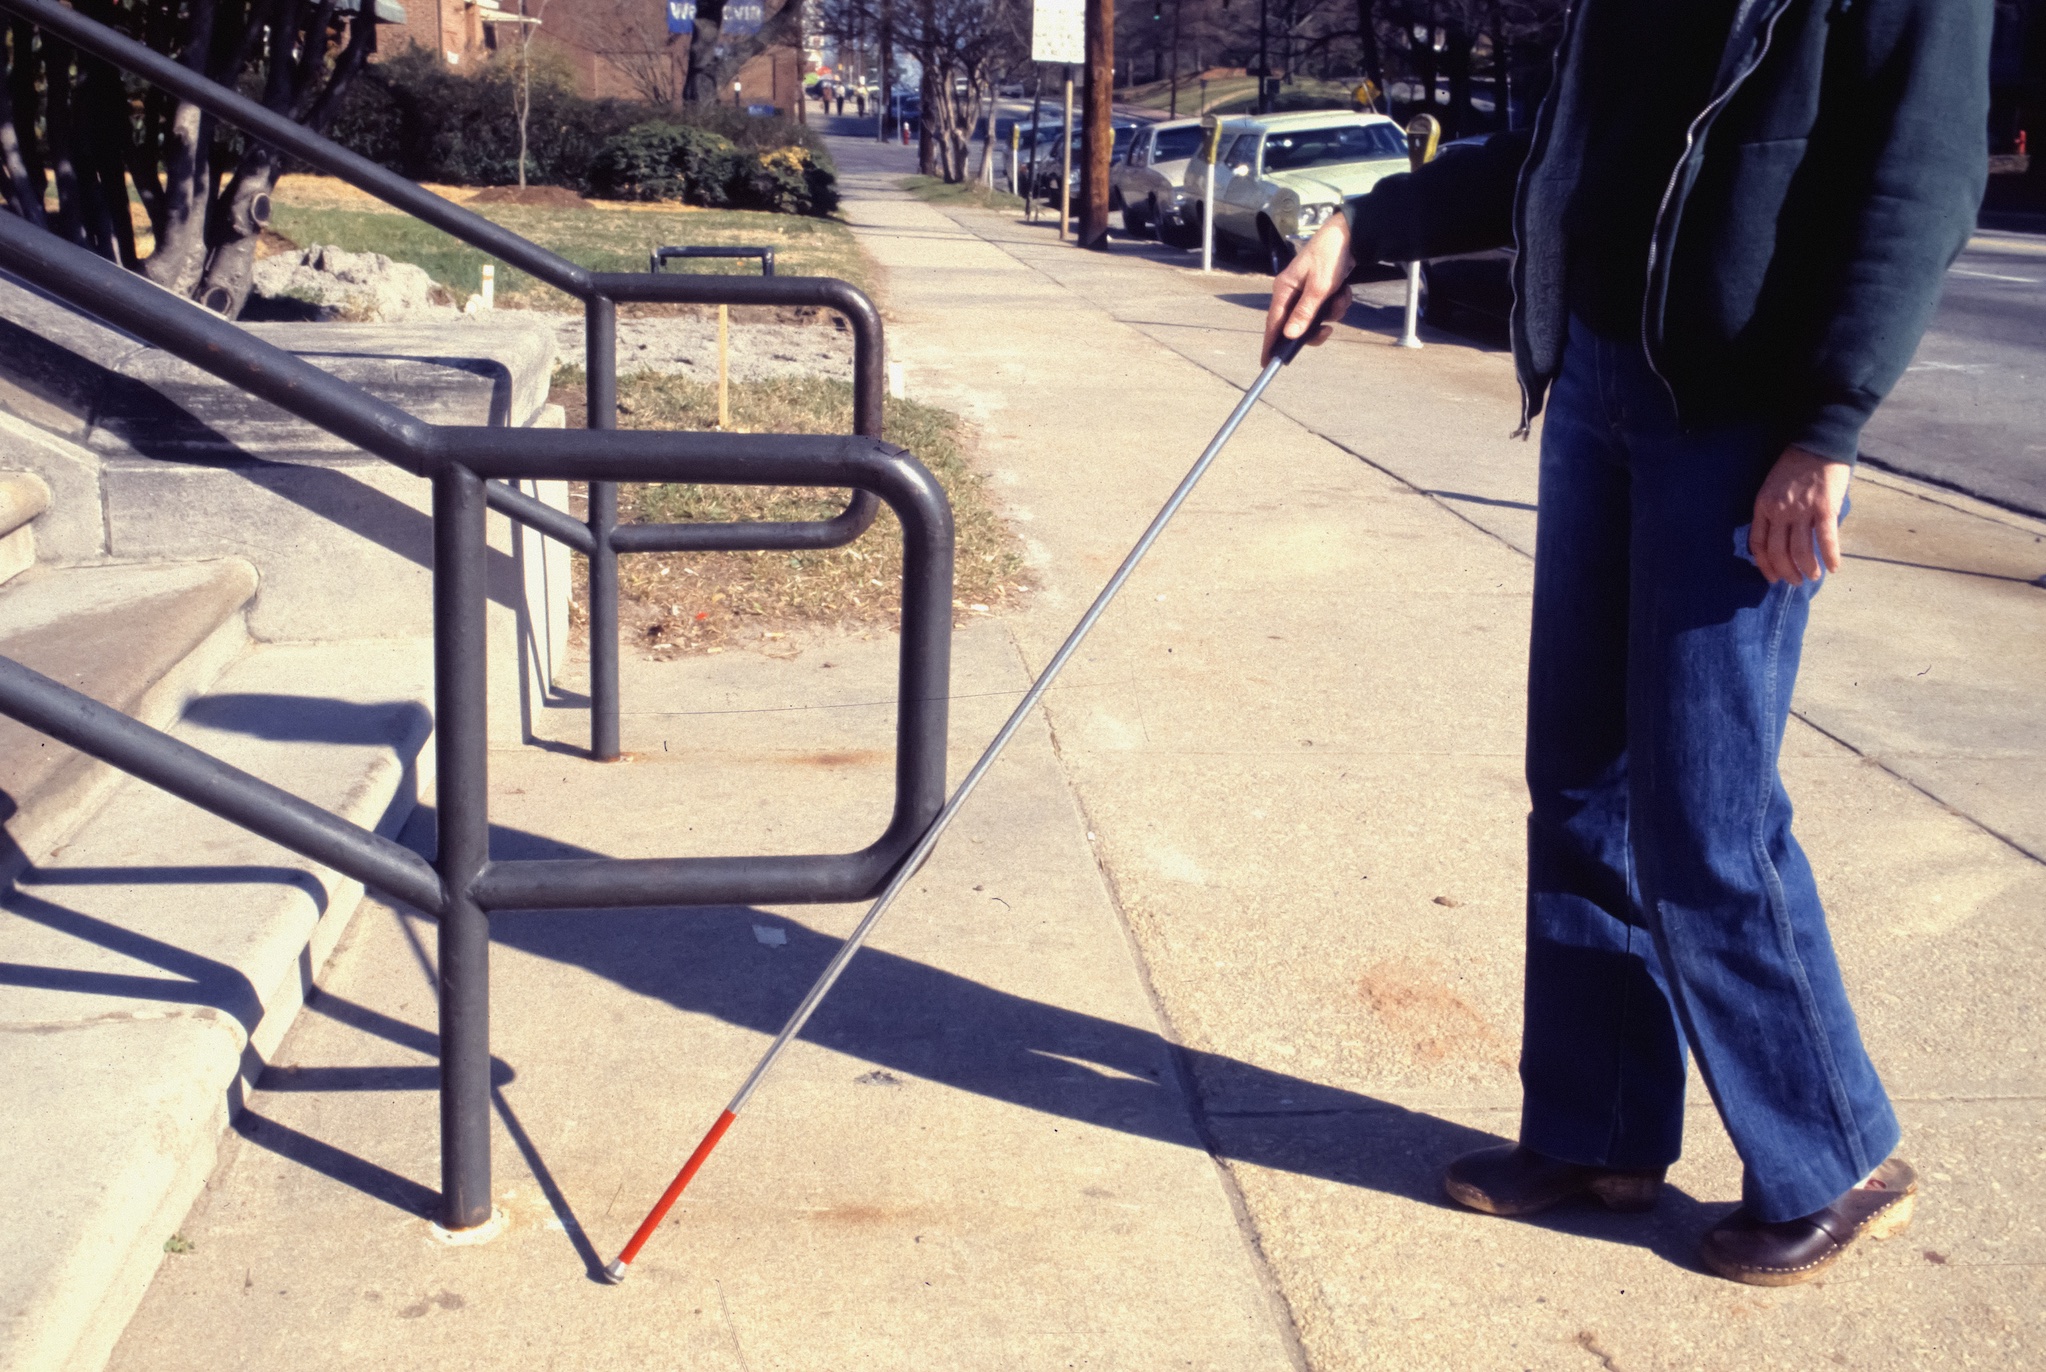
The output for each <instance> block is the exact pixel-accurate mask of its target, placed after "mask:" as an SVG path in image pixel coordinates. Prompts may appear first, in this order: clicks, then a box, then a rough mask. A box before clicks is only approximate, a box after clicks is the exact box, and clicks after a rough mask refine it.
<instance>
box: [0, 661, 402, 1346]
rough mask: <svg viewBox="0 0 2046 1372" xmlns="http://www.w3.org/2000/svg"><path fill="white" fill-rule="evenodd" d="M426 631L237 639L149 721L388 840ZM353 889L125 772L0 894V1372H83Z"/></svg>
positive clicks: (150, 1268) (357, 892) (184, 1205)
mask: <svg viewBox="0 0 2046 1372" xmlns="http://www.w3.org/2000/svg"><path fill="white" fill-rule="evenodd" d="M431 682H432V648H431V644H430V643H429V642H426V641H419V640H412V641H401V640H378V641H372V642H366V643H347V642H338V643H324V644H310V645H278V646H258V647H255V648H252V649H250V650H248V651H247V652H246V653H244V654H243V655H242V656H241V657H240V658H238V659H237V660H236V661H234V662H233V663H232V664H231V665H230V666H229V667H228V669H227V670H226V671H225V672H224V673H223V674H222V675H221V676H220V679H219V680H218V681H217V682H216V683H215V684H214V686H213V688H212V689H211V690H210V691H208V692H206V693H205V694H203V695H201V696H199V697H198V698H196V699H194V700H193V701H192V702H191V703H190V704H189V705H188V706H187V708H186V709H185V711H184V716H183V718H182V720H181V721H180V722H179V723H178V724H177V725H176V727H175V728H174V729H173V730H172V732H174V733H175V734H177V735H178V736H179V737H180V738H183V739H185V740H186V741H188V742H190V743H192V744H194V745H195V746H197V747H200V748H204V749H205V750H206V751H208V752H210V753H213V754H214V755H216V756H218V757H221V758H224V759H225V760H227V761H228V762H231V763H233V764H234V765H236V766H238V767H241V768H244V769H246V770H248V771H251V772H254V773H255V774H257V775H259V776H261V777H263V778H265V779H266V780H268V781H271V782H273V783H275V784H277V785H279V786H283V787H285V788H286V789H288V790H291V791H293V792H295V793H297V794H298V795H301V796H303V797H305V798H306V799H308V800H311V801H313V802H314V803H316V804H319V805H323V806H326V807H327V808H328V809H330V810H332V811H334V812H335V813H337V814H340V815H342V816H344V817H346V818H348V819H350V820H353V821H354V822H356V823H358V824H362V825H365V826H369V827H374V828H376V829H378V830H380V831H381V832H384V833H386V834H392V833H395V832H396V831H397V829H398V828H399V827H400V826H401V825H402V824H403V822H404V820H405V818H406V817H407V816H408V815H409V814H410V813H411V811H412V808H413V806H414V805H415V804H416V803H417V800H418V797H419V793H420V787H421V786H422V785H423V784H427V783H428V782H429V781H430V778H429V777H425V776H422V774H421V773H422V768H425V767H430V759H431V757H432V753H431V751H430V750H429V749H428V747H427V741H428V738H429V735H430V730H431V718H430V714H429V710H428V704H427V702H428V701H429V700H430V699H431ZM361 897H362V888H361V887H360V886H359V885H358V884H357V883H355V882H352V881H349V880H347V879H345V878H343V877H340V876H338V875H337V874H335V873H333V872H331V871H328V870H326V869H325V868H321V867H319V866H316V865H315V864H312V863H308V862H306V861H304V860H302V859H300V858H298V857H296V856H294V855H292V854H290V853H287V852H285V851H284V850H283V849H281V848H278V847H277V846H275V845H274V844H271V843H269V842H267V841H266V840H263V839H260V838H257V837H255V836H254V835H252V834H249V833H247V832H245V831H243V830H240V829H237V828H235V827H234V826H233V825H230V824H228V823H226V822H225V821H222V820H218V819H215V818H214V817H212V816H211V815H207V814H205V813H203V812H201V811H199V810H197V809H195V808H193V807H191V806H189V805H187V804H185V803H184V802H183V801H180V800H176V799H174V798H173V797H171V796H169V795H166V794H165V793H163V792H161V791H158V790H156V789H154V788H152V787H149V786H145V785H143V784H142V783H140V782H136V781H132V780H124V781H123V782H122V783H121V784H120V786H119V787H118V789H117V790H115V792H114V793H113V795H112V796H111V797H110V798H109V799H108V801H107V803H106V805H105V807H104V808H103V809H102V810H101V811H100V812H99V813H98V814H96V815H94V816H93V817H92V818H91V819H90V820H89V821H87V822H86V823H85V824H84V825H83V826H82V827H81V828H80V829H79V830H78V832H77V833H76V834H75V835H74V836H73V837H72V839H71V841H70V842H69V843H67V844H66V845H65V846H64V848H63V850H62V851H61V852H60V853H58V854H57V855H56V856H54V857H52V858H51V859H50V860H49V861H48V862H45V863H41V864H39V865H38V866H37V867H36V868H35V869H33V870H32V871H30V872H29V873H27V874H26V875H24V876H23V877H22V878H21V879H20V880H19V881H18V882H17V883H16V887H15V889H14V891H13V892H12V893H11V894H10V895H9V896H8V897H7V898H6V899H5V902H4V906H0V968H4V969H5V970H4V979H0V1080H4V1081H6V1082H7V1083H8V1085H9V1091H8V1096H9V1106H8V1109H7V1110H6V1111H5V1112H0V1213H5V1214H6V1215H7V1216H8V1222H7V1224H6V1225H5V1226H4V1228H0V1372H27V1369H36V1372H49V1370H50V1369H66V1370H67V1372H68V1370H71V1369H98V1368H99V1367H101V1366H102V1365H103V1364H104V1363H105V1360H106V1357H107V1355H108V1353H109V1351H110V1350H111V1348H112V1347H113V1344H114V1341H115V1339H116V1338H118V1337H119V1335H120V1332H121V1330H122V1328H123V1327H124V1326H125V1325H126V1323H127V1321H128V1318H129V1316H130V1315H131V1314H132V1313H133V1311H134V1309H135V1306H136V1304H137V1303H138V1302H139V1301H140V1300H141V1297H142V1295H143V1292H144V1291H145V1290H146V1289H147V1286H148V1283H149V1280H150V1278H151V1276H152V1275H153V1274H154V1272H155V1271H156V1268H157V1265H158V1264H159V1263H160V1262H161V1261H162V1258H163V1253H164V1244H165V1242H166V1240H168V1239H169V1238H170V1236H171V1235H172V1234H173V1233H174V1232H175V1231H176V1228H177V1226H178V1224H179V1223H180V1222H181V1221H182V1220H183V1218H184V1216H185V1213H186V1211H187V1210H188V1209H189V1207H190V1206H191V1204H192V1202H193V1200H194V1199H195V1198H196V1196H197V1195H198V1192H199V1190H200V1189H201V1187H202V1186H203V1185H204V1183H205V1179H206V1177H207V1174H208V1172H209V1171H210V1169H211V1167H212V1165H213V1160H214V1152H215V1149H216V1147H217V1146H218V1144H219V1141H220V1137H221V1133H222V1131H223V1130H224V1129H225V1128H226V1127H227V1125H228V1123H229V1121H230V1120H231V1119H232V1118H233V1116H234V1115H235V1114H236V1113H237V1112H238V1111H239V1109H240V1106H241V1102H242V1098H243V1094H244V1092H245V1090H246V1089H247V1087H248V1086H249V1085H250V1084H251V1083H252V1082H253V1081H254V1079H255V1077H256V1075H257V1074H259V1073H260V1072H261V1071H262V1068H263V1065H264V1062H265V1060H266V1058H267V1057H268V1055H269V1054H270V1053H271V1052H272V1050H273V1049H274V1048H275V1047H276V1045H277V1043H278V1041H279V1040H280V1039H281V1038H282V1036H283V1034H284V1031H285V1029H286V1028H287V1027H288V1026H289V1024H290V1022H291V1020H292V1017H293V1015H294V1014H295V1013H296V1012H297V1010H298V1008H299V1006H300V1004H301V1002H302V1000H303V998H304V996H305V994H306V991H307V989H308V987H310V986H311V985H312V983H313V981H314V979H315V977H316V976H317V975H318V973H319V971H320V968H321V967H322V966H323V964H324V963H325V961H326V959H327V957H328V955H329V954H330V953H331V952H332V950H333V948H334V945H335V942H336V940H337V939H339V937H340V936H341V933H342V931H343V930H344V929H345V928H346V926H347V924H348V921H349V919H350V918H351V916H352V915H353V913H354V911H355V909H356V906H357V904H358V903H359V901H360V900H361Z"/></svg>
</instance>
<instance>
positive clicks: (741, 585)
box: [552, 367, 1029, 657]
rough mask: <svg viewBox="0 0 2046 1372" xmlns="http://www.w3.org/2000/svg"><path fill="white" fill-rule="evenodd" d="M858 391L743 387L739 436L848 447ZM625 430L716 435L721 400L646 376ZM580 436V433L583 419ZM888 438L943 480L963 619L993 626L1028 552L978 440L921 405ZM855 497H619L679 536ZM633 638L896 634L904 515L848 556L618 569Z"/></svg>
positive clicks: (687, 643) (780, 492) (629, 493)
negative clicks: (823, 628)
mask: <svg viewBox="0 0 2046 1372" xmlns="http://www.w3.org/2000/svg"><path fill="white" fill-rule="evenodd" d="M582 386H583V376H582V372H581V370H580V369H579V368H568V367H565V368H562V369H561V370H560V371H558V372H557V373H556V374H555V382H554V391H553V395H552V398H553V399H554V400H556V401H557V402H560V403H562V404H563V405H564V406H565V407H566V409H567V411H568V413H569V415H570V416H572V417H573V416H576V415H577V414H578V412H579V411H580V408H581V404H582V395H581V391H582ZM852 398H853V393H852V386H851V385H850V384H848V383H846V382H843V381H830V380H825V379H823V378H815V377H788V378H783V379H780V380H774V381H758V382H743V383H735V384H734V385H733V386H732V388H731V404H732V427H733V428H734V429H735V430H739V431H742V432H749V433H850V432H851V431H852ZM618 399H619V416H618V422H619V424H620V425H621V426H622V427H624V428H629V429H685V430H699V431H700V430H709V429H715V428H716V427H717V425H716V419H717V389H716V387H714V386H711V385H706V384H702V383H698V382H694V381H690V380H688V379H687V378H684V377H678V376H664V375H661V374H658V373H654V372H637V373H634V374H631V375H628V376H623V377H620V378H619V380H618ZM571 422H574V420H573V419H572V420H571ZM884 423H885V433H886V437H887V439H888V441H889V442H891V443H894V444H896V445H898V446H899V447H902V448H904V449H907V450H908V451H909V452H910V453H912V454H913V455H914V456H915V457H916V458H917V460H918V461H920V462H922V463H923V464H924V465H925V466H926V467H928V468H930V469H931V472H932V474H933V475H935V476H936V477H937V478H938V481H939V484H941V485H942V486H943V487H944V488H945V494H946V495H947V497H948V498H949V499H950V500H951V502H952V519H953V525H954V529H955V539H956V542H955V549H956V551H955V567H956V570H955V573H954V582H953V609H954V612H955V614H956V615H957V616H958V617H959V618H960V619H962V620H963V619H967V618H973V617H977V616H979V615H985V614H992V613H994V612H995V611H997V610H999V609H1001V608H1002V607H1003V606H1005V605H1007V604H1009V603H1010V602H1012V601H1014V600H1015V599H1017V598H1018V597H1019V596H1021V595H1022V594H1023V593H1024V592H1025V591H1027V590H1028V589H1029V581H1028V578H1027V577H1026V576H1025V573H1024V568H1023V551H1022V546H1021V544H1020V543H1019V542H1018V541H1017V539H1016V537H1015V535H1014V534H1012V533H1011V532H1010V531H1009V528H1008V526H1007V525H1006V524H1004V523H1003V521H1002V519H1001V517H1000V516H999V515H997V514H996V513H995V510H994V507H993V505H992V504H991V503H990V502H989V499H988V496H987V491H986V488H985V478H983V477H982V476H981V474H980V473H979V472H978V471H976V470H975V469H974V467H973V465H972V461H971V454H972V445H973V437H972V431H971V429H970V428H969V426H968V425H967V424H966V422H965V421H964V420H963V419H961V418H960V417H959V416H958V415H956V414H953V413H952V412H951V411H949V410H943V409H939V408H938V407H936V406H934V405H921V404H918V403H917V402H916V401H913V400H894V399H891V400H889V401H888V402H887V407H886V410H885V411H884ZM849 494H850V492H847V491H825V490H812V489H808V488H803V487H787V486H766V487H757V486H696V485H679V484H670V485H642V486H624V487H621V488H620V490H619V501H618V503H619V519H620V520H621V521H622V522H625V523H644V524H654V523H660V524H668V523H685V522H691V521H697V520H703V521H712V520H715V521H736V520H803V519H828V518H830V517H831V516H832V515H834V514H837V513H838V511H839V510H841V509H843V508H844V506H845V502H846V499H847V498H848V496H849ZM586 575H587V568H586V566H585V564H584V563H583V561H582V560H581V559H580V558H578V559H576V576H577V585H576V610H577V623H578V627H581V626H582V625H583V623H584V622H585V621H584V620H583V618H582V616H583V615H584V613H585V610H584V607H585V606H586V605H587V601H588V590H587V587H586V585H585V584H584V581H583V578H584V577H585V576H586ZM618 581H619V600H620V613H619V618H620V620H621V629H622V631H623V633H624V635H625V638H626V639H627V641H629V642H634V643H637V644H638V645H639V646H640V647H641V649H643V650H644V651H646V652H648V653H650V654H652V655H654V656H657V657H661V656H668V655H671V654H677V653H695V652H719V651H722V650H723V649H724V648H726V647H727V646H731V645H733V644H735V643H761V644H772V643H774V642H776V641H777V640H779V639H781V638H782V637H783V636H785V635H786V634H788V633H789V632H790V631H791V630H794V629H798V628H802V627H806V626H812V625H830V626H833V627H836V628H842V629H854V630H892V629H893V628H895V627H896V625H897V624H898V622H899V620H900V616H901V610H902V531H901V526H900V525H899V524H898V523H897V522H896V519H895V515H894V512H893V511H891V510H889V509H888V507H887V506H885V505H884V506H882V507H881V513H880V516H879V518H877V519H876V520H875V521H874V524H873V526H872V527H871V528H870V529H868V530H867V532H866V533H865V534H864V535H862V536H861V537H860V538H858V539H857V540H855V541H854V542H853V543H851V544H849V545H848V546H846V547H843V548H827V549H823V550H819V551H807V552H770V553H635V554H632V555H630V556H628V557H624V558H621V559H619V576H618Z"/></svg>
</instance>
